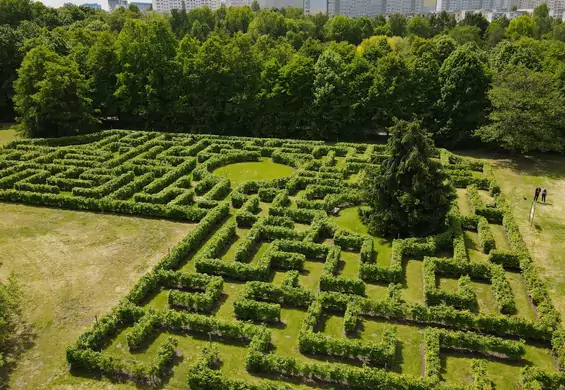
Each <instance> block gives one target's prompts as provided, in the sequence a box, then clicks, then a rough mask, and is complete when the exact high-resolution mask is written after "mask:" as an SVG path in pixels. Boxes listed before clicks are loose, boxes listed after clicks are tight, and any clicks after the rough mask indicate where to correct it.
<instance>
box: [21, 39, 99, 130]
mask: <svg viewBox="0 0 565 390" xmlns="http://www.w3.org/2000/svg"><path fill="white" fill-rule="evenodd" d="M14 90H15V95H14V102H15V109H16V112H17V114H18V116H19V122H20V123H21V128H22V131H23V132H24V134H25V135H26V136H29V137H32V138H33V137H35V138H37V137H61V136H69V135H77V134H80V133H84V132H89V131H91V130H93V129H95V127H96V125H97V123H98V121H97V120H96V119H95V117H94V116H93V109H92V101H91V99H90V98H89V97H88V86H87V83H86V80H85V79H84V76H83V75H82V74H81V73H80V72H79V69H78V66H77V64H76V63H75V62H74V61H72V60H70V59H68V58H66V57H61V56H59V55H58V54H56V53H54V52H53V51H51V50H49V49H47V48H45V47H41V46H40V47H37V48H35V49H32V50H31V51H30V52H29V53H28V54H27V55H26V57H25V58H24V60H23V62H22V66H21V68H20V69H19V70H18V79H17V80H16V82H15V84H14Z"/></svg>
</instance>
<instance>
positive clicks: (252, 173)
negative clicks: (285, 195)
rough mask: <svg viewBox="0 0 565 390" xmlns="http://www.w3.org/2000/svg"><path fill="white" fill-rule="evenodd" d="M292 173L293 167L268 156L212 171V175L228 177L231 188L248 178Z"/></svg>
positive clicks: (266, 177) (268, 178)
mask: <svg viewBox="0 0 565 390" xmlns="http://www.w3.org/2000/svg"><path fill="white" fill-rule="evenodd" d="M293 173H294V168H292V167H289V166H287V165H283V164H277V163H274V162H272V161H271V160H270V159H268V158H263V159H261V162H244V163H237V164H230V165H226V166H224V167H220V168H218V169H216V170H215V171H214V175H217V176H222V177H227V178H228V179H230V181H231V184H232V188H235V187H236V186H237V185H238V184H240V183H242V182H244V181H248V180H271V179H276V178H278V177H285V176H290V175H292V174H293Z"/></svg>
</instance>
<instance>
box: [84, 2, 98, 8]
mask: <svg viewBox="0 0 565 390" xmlns="http://www.w3.org/2000/svg"><path fill="white" fill-rule="evenodd" d="M83 6H84V7H88V8H94V9H102V6H101V5H100V4H98V3H85V4H83Z"/></svg>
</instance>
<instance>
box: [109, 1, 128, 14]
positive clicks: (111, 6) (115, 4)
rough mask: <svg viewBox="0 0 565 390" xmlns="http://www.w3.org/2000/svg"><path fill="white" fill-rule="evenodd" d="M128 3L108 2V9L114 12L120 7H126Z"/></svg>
mask: <svg viewBox="0 0 565 390" xmlns="http://www.w3.org/2000/svg"><path fill="white" fill-rule="evenodd" d="M127 6H128V2H127V0H108V8H109V9H110V11H114V10H115V9H118V8H120V7H127Z"/></svg>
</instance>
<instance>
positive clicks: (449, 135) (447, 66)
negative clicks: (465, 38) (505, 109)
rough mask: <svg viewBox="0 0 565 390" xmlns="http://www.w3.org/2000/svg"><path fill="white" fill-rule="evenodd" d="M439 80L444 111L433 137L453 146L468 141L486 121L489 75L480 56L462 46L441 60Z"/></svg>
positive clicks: (441, 105) (443, 143)
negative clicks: (442, 61)
mask: <svg viewBox="0 0 565 390" xmlns="http://www.w3.org/2000/svg"><path fill="white" fill-rule="evenodd" d="M439 81H440V87H441V97H440V101H439V106H440V109H441V110H442V111H443V114H442V118H441V119H440V123H441V126H440V127H439V129H438V130H437V132H436V133H435V134H434V138H435V140H436V141H437V142H438V143H439V144H441V145H444V146H451V147H452V146H455V145H458V144H461V143H462V142H465V141H468V140H469V139H470V138H471V136H472V134H473V131H474V130H475V129H476V128H477V127H479V126H481V125H482V124H484V123H485V122H486V119H487V118H486V113H487V111H488V108H489V101H488V97H487V92H488V89H489V87H490V74H489V71H488V69H487V67H486V65H485V64H484V63H483V61H482V60H481V58H480V57H479V55H477V54H476V53H475V52H473V51H472V50H471V49H470V48H469V47H468V46H463V47H459V48H458V49H456V50H455V51H454V52H452V53H451V54H450V56H449V57H448V58H447V59H446V60H445V61H444V63H443V64H442V66H441V68H440V70H439Z"/></svg>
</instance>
